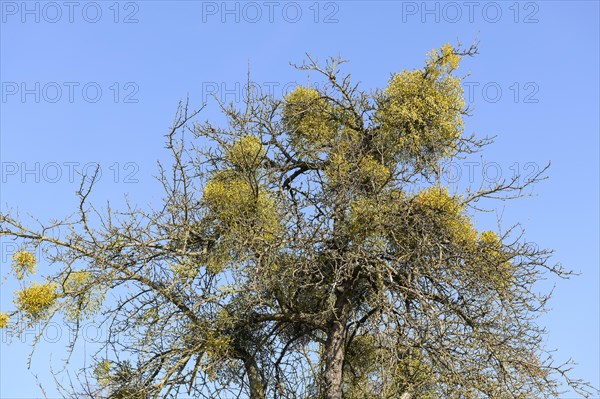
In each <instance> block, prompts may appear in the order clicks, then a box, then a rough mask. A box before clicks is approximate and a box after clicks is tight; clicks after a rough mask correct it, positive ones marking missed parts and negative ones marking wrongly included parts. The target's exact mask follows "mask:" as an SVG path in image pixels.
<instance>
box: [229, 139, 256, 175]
mask: <svg viewBox="0 0 600 399" xmlns="http://www.w3.org/2000/svg"><path fill="white" fill-rule="evenodd" d="M264 156H265V150H264V148H263V145H262V143H261V142H260V139H258V137H254V136H245V137H242V138H241V139H239V140H237V141H236V142H234V143H233V145H232V146H231V147H230V148H229V149H228V151H227V159H228V160H229V162H231V163H232V164H234V165H235V166H237V167H240V168H243V169H255V168H257V167H259V166H260V164H261V163H262V160H263V158H264Z"/></svg>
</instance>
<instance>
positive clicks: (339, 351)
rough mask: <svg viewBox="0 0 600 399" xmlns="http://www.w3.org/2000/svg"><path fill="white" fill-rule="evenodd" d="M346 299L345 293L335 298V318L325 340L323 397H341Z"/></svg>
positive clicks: (347, 307)
mask: <svg viewBox="0 0 600 399" xmlns="http://www.w3.org/2000/svg"><path fill="white" fill-rule="evenodd" d="M348 305H349V304H348V299H347V297H346V295H343V294H342V295H340V296H338V298H337V300H336V309H337V310H338V312H337V316H338V317H337V319H335V320H332V321H331V323H330V326H329V330H328V331H327V340H326V342H325V372H324V375H323V379H324V384H325V386H324V393H325V399H342V378H343V367H344V355H345V351H344V349H345V344H346V323H347V321H348V309H349V306H348Z"/></svg>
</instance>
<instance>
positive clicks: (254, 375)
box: [244, 356, 266, 399]
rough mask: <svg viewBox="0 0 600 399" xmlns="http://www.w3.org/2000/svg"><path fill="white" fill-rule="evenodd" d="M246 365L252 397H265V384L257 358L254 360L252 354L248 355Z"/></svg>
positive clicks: (256, 398)
mask: <svg viewBox="0 0 600 399" xmlns="http://www.w3.org/2000/svg"><path fill="white" fill-rule="evenodd" d="M244 367H245V368H246V374H247V375H248V385H249V386H250V399H265V395H266V392H265V386H264V384H263V378H262V375H261V374H260V369H259V368H258V364H256V360H254V358H253V357H252V356H249V357H247V358H246V359H245V360H244Z"/></svg>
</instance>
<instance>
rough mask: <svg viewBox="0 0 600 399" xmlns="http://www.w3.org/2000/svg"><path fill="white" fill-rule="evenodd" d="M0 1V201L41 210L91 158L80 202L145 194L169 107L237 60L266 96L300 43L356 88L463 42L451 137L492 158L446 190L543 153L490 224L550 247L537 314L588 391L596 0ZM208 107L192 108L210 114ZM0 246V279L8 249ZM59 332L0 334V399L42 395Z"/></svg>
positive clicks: (150, 192) (225, 93) (72, 184)
mask: <svg viewBox="0 0 600 399" xmlns="http://www.w3.org/2000/svg"><path fill="white" fill-rule="evenodd" d="M0 5H1V9H2V15H1V18H2V20H1V39H0V47H1V54H0V59H1V61H0V67H1V71H0V72H1V76H0V80H1V82H2V98H1V99H0V100H1V102H0V105H1V118H0V119H1V122H0V133H1V142H0V144H1V151H0V155H1V166H2V170H1V172H2V175H1V179H2V180H1V184H2V186H1V187H2V188H1V204H2V205H1V206H2V209H3V210H4V209H5V206H6V204H10V205H12V206H18V208H19V210H20V211H21V212H22V215H24V216H25V215H26V214H27V213H28V212H29V213H31V214H33V215H36V216H37V217H39V218H40V219H41V220H48V219H49V218H52V217H61V216H65V215H67V214H68V213H69V212H71V211H72V210H74V209H75V208H74V207H75V205H76V199H75V196H74V192H75V191H76V189H77V178H76V171H81V169H82V168H83V167H84V166H85V165H90V164H91V163H94V162H97V163H99V164H100V166H101V170H102V173H103V174H102V178H101V182H100V186H99V187H98V191H97V193H96V195H95V197H94V200H95V201H96V202H97V203H103V202H104V203H105V201H106V200H110V201H111V203H115V204H119V203H120V202H122V201H121V199H122V198H123V195H124V194H125V193H129V195H130V198H131V199H132V200H133V201H134V202H138V203H140V204H141V205H144V204H146V203H150V202H154V203H156V202H157V200H158V199H159V197H158V195H159V187H158V186H157V184H156V182H155V181H154V180H153V178H152V176H153V175H155V173H156V160H157V159H159V158H163V159H164V158H165V157H166V155H167V154H166V152H165V151H164V150H163V145H164V140H163V136H162V135H163V134H164V133H165V132H166V129H167V128H168V127H169V124H170V123H171V121H172V118H173V115H174V112H175V109H176V106H177V103H178V101H179V99H180V98H182V97H185V96H186V95H188V94H189V96H190V99H191V102H192V103H193V104H197V105H199V104H201V103H202V102H203V100H204V97H206V95H207V94H208V93H209V92H215V93H216V94H217V95H220V96H222V97H223V98H224V99H225V100H227V101H235V100H236V96H239V95H240V92H239V89H238V87H241V85H243V84H244V82H245V79H246V72H247V67H248V63H250V65H251V70H252V76H253V80H254V81H255V82H258V83H259V84H262V85H263V87H265V88H267V87H271V88H272V90H273V92H274V94H276V95H281V94H282V92H284V90H285V89H284V88H285V87H286V85H287V84H293V82H304V81H305V78H306V76H305V75H304V74H303V73H299V72H297V71H295V70H293V69H292V68H290V67H289V66H288V62H290V61H295V62H299V61H301V60H302V59H303V57H304V53H305V52H309V53H310V54H312V55H314V56H318V57H320V58H323V57H326V56H329V55H338V54H340V55H342V57H344V58H346V59H348V60H350V64H348V66H347V69H346V70H347V71H349V72H351V73H352V74H353V77H354V78H355V79H356V80H359V81H361V82H362V85H363V87H364V88H377V87H383V86H384V85H385V83H386V82H387V80H388V78H389V74H390V73H392V72H395V71H400V70H402V69H404V68H414V67H419V66H421V65H422V63H423V60H424V57H425V53H426V52H427V51H429V50H431V49H433V48H436V47H439V46H440V45H442V44H444V43H446V42H452V43H455V42H456V39H457V38H458V39H460V40H461V41H462V42H463V43H464V44H470V43H471V42H472V41H473V40H475V39H476V38H479V40H480V52H481V54H480V55H479V56H477V57H476V58H474V59H469V60H467V61H466V62H465V63H464V64H463V66H462V67H461V68H462V71H464V72H465V73H466V72H469V71H470V72H471V75H470V77H469V78H467V82H468V89H469V90H468V94H469V95H470V97H471V98H470V99H469V100H470V103H471V105H472V106H474V107H475V113H474V116H473V117H471V118H469V119H468V120H467V130H468V131H469V132H476V133H478V134H481V135H486V134H487V135H497V136H498V138H497V141H496V143H495V144H494V145H492V146H490V147H488V148H487V149H486V150H485V151H484V152H483V153H482V156H483V157H484V158H485V159H486V160H487V161H488V162H493V164H491V166H487V167H486V168H483V166H482V164H481V160H480V158H478V157H475V158H473V159H471V160H470V161H472V162H476V163H474V164H465V163H463V164H460V166H461V178H460V183H461V184H462V183H465V182H468V181H469V180H470V179H472V180H473V182H474V183H478V182H481V180H482V179H484V178H487V179H494V176H495V174H496V173H498V172H500V173H502V175H503V176H506V177H509V176H510V175H511V174H512V173H514V172H515V170H516V169H519V170H521V171H522V173H523V174H527V173H529V172H532V171H533V170H534V169H535V168H536V167H537V165H543V164H545V163H547V162H548V161H551V162H552V167H551V169H550V171H549V176H550V179H549V180H547V181H545V182H543V183H541V184H539V185H538V186H537V188H536V190H535V192H536V194H537V196H536V197H533V198H526V199H520V200H517V201H514V202H509V203H506V204H500V203H499V204H498V206H499V207H502V208H499V210H500V211H503V212H504V220H505V226H508V225H509V224H511V223H514V222H516V221H521V222H522V223H523V225H524V227H525V228H526V229H527V238H528V239H529V240H531V241H534V242H536V243H538V244H539V245H540V246H543V247H550V248H554V249H555V250H556V252H555V255H554V256H553V260H554V261H556V262H561V263H563V264H564V265H565V266H566V267H568V268H572V269H574V270H576V271H579V272H581V273H582V276H581V277H577V278H574V279H572V280H569V281H558V282H557V283H558V285H557V288H556V291H555V296H554V299H553V300H552V302H551V304H550V305H551V307H552V309H553V310H552V311H551V312H550V313H549V314H548V315H547V316H545V317H544V318H543V319H541V320H540V323H542V324H545V325H546V326H547V327H548V330H549V331H550V334H549V337H548V341H547V346H548V347H549V348H556V349H557V350H558V351H557V352H556V354H555V357H556V359H557V360H558V361H564V360H567V359H568V358H571V357H572V358H573V359H575V360H576V361H577V362H578V363H579V366H578V367H576V369H575V372H574V375H576V376H578V377H581V378H584V379H587V380H590V381H592V382H593V383H594V384H595V385H596V386H598V385H600V381H599V357H600V352H599V344H598V341H599V339H598V338H599V274H598V269H599V256H598V255H599V252H598V251H599V250H598V248H599V234H598V233H599V213H598V210H599V207H598V204H599V196H598V194H599V117H598V109H599V86H598V85H599V82H598V75H599V43H598V38H599V33H600V32H599V25H598V24H599V22H598V21H599V7H598V2H597V1H568V2H567V1H538V2H514V1H507V2H462V1H459V2H427V3H423V2H421V1H416V2H411V1H405V2H401V1H397V2H394V1H348V2H345V1H340V2H319V3H316V2H313V1H307V2H286V1H283V2H279V1H275V2H271V3H270V2H243V3H242V2H228V3H226V5H224V3H222V2H221V1H218V2H201V1H179V2H176V1H175V2H166V1H134V2H120V3H115V2H113V1H108V2H97V3H93V2H73V3H68V4H65V3H63V2H56V3H52V2H50V3H48V2H34V1H28V2H21V1H18V2H13V1H2V2H1V3H0ZM236 85H237V86H236ZM288 87H289V86H288ZM99 91H101V93H100V92H99ZM238 98H239V97H238ZM214 110H215V107H214V106H211V107H209V108H208V109H207V111H206V112H205V113H204V114H203V115H202V116H201V118H202V119H211V118H216V113H215V112H214ZM479 222H480V225H481V226H485V225H487V224H489V223H491V220H489V218H481V219H480V220H479ZM1 244H2V248H1V253H0V255H1V258H2V259H1V263H0V267H1V269H0V271H1V272H2V274H4V273H5V272H6V271H7V270H8V267H9V265H10V262H9V257H10V254H11V251H12V250H13V247H12V246H11V244H10V243H8V242H2V243H1ZM42 266H43V265H42ZM553 282H554V281H550V282H549V283H548V285H550V284H552V283H553ZM14 288H15V285H14V284H13V283H11V282H8V283H6V284H4V285H3V286H2V288H1V295H0V297H1V302H0V310H3V311H6V310H10V309H11V306H12V305H11V301H12V290H13V289H14ZM94 333H95V332H94V331H90V332H89V335H91V337H90V338H89V340H90V341H93V334H94ZM65 336H66V332H65V331H62V336H61V338H60V339H59V340H58V342H53V341H55V340H54V339H53V338H54V333H52V336H49V337H46V338H47V339H46V340H45V341H44V342H43V343H42V344H41V345H40V347H39V351H38V352H37V353H36V355H35V357H34V361H33V367H32V370H31V371H28V370H27V368H26V359H27V354H28V350H29V344H30V343H31V342H32V336H31V335H28V336H26V337H25V339H24V341H25V343H22V342H21V343H20V342H18V340H17V342H14V343H13V344H12V345H10V346H8V345H7V344H6V335H5V334H3V335H2V341H1V342H0V366H1V367H0V397H1V398H9V397H10V398H29V397H34V396H39V395H40V391H39V389H38V388H37V387H36V385H35V378H34V377H33V376H32V372H34V373H37V374H39V378H40V380H41V381H42V382H43V383H44V386H45V388H46V389H47V392H48V394H49V396H52V395H53V392H54V389H53V382H52V379H51V377H50V373H49V372H48V369H49V365H50V360H49V359H50V356H51V354H52V359H53V360H52V362H53V363H52V364H53V365H54V366H55V367H59V366H60V364H61V363H60V359H61V358H62V357H63V356H64V353H65V352H64V344H65V342H66V337H65ZM89 346H90V347H92V346H93V344H91V343H90V344H89ZM89 349H90V348H86V350H87V353H88V354H89ZM82 353H83V352H82V351H80V352H78V355H77V356H76V359H75V363H78V362H79V363H81V362H82V361H83V358H82ZM573 396H574V395H566V396H565V397H566V398H568V397H573Z"/></svg>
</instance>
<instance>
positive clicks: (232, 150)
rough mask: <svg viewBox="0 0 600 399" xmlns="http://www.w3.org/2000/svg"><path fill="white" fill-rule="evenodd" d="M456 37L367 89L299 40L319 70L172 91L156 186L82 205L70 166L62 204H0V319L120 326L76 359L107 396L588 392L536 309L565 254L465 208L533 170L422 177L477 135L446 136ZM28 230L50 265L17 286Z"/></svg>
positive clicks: (459, 96) (519, 191) (454, 131)
mask: <svg viewBox="0 0 600 399" xmlns="http://www.w3.org/2000/svg"><path fill="white" fill-rule="evenodd" d="M476 53H477V48H476V46H471V47H470V48H467V49H461V48H460V46H457V47H453V46H451V45H449V44H447V45H445V46H443V47H442V48H441V49H440V50H434V51H432V52H431V53H429V55H428V58H427V60H426V63H425V66H424V67H423V68H421V69H417V70H413V71H406V70H405V71H403V72H400V73H396V74H394V75H393V76H392V77H391V79H390V81H389V84H388V86H387V87H386V88H385V89H384V90H378V91H374V92H367V91H364V90H361V89H360V88H359V85H358V84H354V83H353V82H352V80H351V76H350V75H344V76H342V75H341V72H340V66H341V64H342V63H343V61H342V60H340V59H335V58H332V59H330V60H328V61H327V62H326V64H325V65H321V64H319V63H318V62H317V61H315V60H313V59H312V58H310V57H308V61H307V62H305V63H303V64H301V65H295V67H297V68H298V69H300V70H302V71H310V72H312V73H316V74H317V75H318V76H321V77H322V78H323V79H324V81H325V82H326V83H327V84H326V85H324V86H322V87H321V88H315V87H311V86H300V87H297V88H296V89H295V90H293V91H291V92H290V93H289V94H287V95H286V96H285V97H284V98H283V99H276V98H272V97H269V96H265V95H262V94H261V93H259V92H256V91H251V90H249V91H248V93H247V96H246V98H245V103H244V107H242V108H241V109H238V108H236V107H235V106H234V105H233V104H231V105H226V104H222V103H219V104H220V106H221V109H222V111H223V112H224V114H225V115H226V116H227V121H228V124H227V126H226V127H220V126H216V125H214V124H211V123H209V122H203V123H200V122H196V119H197V117H198V114H199V112H200V111H201V110H197V111H192V110H190V108H189V107H188V102H185V103H182V104H180V107H179V110H178V113H177V115H176V118H175V121H174V123H173V126H172V128H171V130H170V132H169V133H168V134H167V136H166V137H167V148H168V149H169V150H170V151H171V153H172V157H173V158H172V159H173V162H172V165H169V166H162V165H160V181H161V183H162V185H163V187H164V189H165V198H164V206H162V207H160V208H159V209H156V210H151V211H147V210H142V209H139V208H137V207H135V206H133V205H130V206H129V207H128V209H127V210H126V211H124V212H118V213H117V212H114V211H112V210H111V209H110V208H108V209H106V210H105V211H100V210H98V209H97V208H95V207H93V206H92V205H90V204H89V201H88V198H89V195H90V193H91V192H92V189H93V186H94V182H95V176H87V177H86V178H84V179H83V180H82V183H81V187H80V190H79V192H78V195H79V198H80V206H79V209H78V211H77V212H76V214H75V216H72V217H70V218H67V219H65V220H63V221H61V222H55V223H52V224H51V225H49V226H42V227H41V228H40V229H38V230H35V229H33V228H30V227H28V226H26V225H25V224H23V223H22V222H21V221H20V220H19V219H18V218H17V217H15V216H13V215H12V214H11V213H10V212H6V213H3V214H2V215H1V216H0V222H1V225H0V226H1V227H0V234H1V235H2V236H4V237H12V238H15V239H18V240H20V242H21V243H22V245H23V249H22V250H21V251H19V252H18V253H17V254H15V256H14V265H13V269H14V274H15V277H16V278H17V279H19V280H20V281H21V282H22V284H23V289H22V290H20V291H18V292H16V293H15V307H16V309H15V310H14V311H12V312H10V313H6V314H3V315H2V316H1V317H0V324H3V325H6V324H7V323H8V322H9V321H8V320H9V318H10V320H14V319H16V318H19V317H20V318H21V319H23V320H24V322H23V323H22V324H21V326H25V325H27V323H34V322H41V323H47V322H48V321H49V320H51V318H53V317H60V314H62V317H65V318H66V319H67V320H70V321H71V322H73V323H74V325H75V330H76V331H77V329H78V327H79V326H80V323H81V322H82V321H83V320H85V319H87V318H93V317H95V318H96V320H100V321H101V322H102V323H103V324H104V325H106V326H109V328H110V333H111V335H110V336H111V337H118V336H123V335H126V336H128V337H129V339H128V340H126V341H125V340H118V339H109V340H107V342H106V343H105V345H104V347H103V350H102V352H99V353H98V356H97V362H96V364H95V365H94V366H93V367H90V368H89V369H87V370H85V371H86V373H87V375H88V376H90V378H93V379H95V381H97V384H98V386H99V387H100V391H101V392H104V393H101V394H99V395H100V396H102V395H105V396H108V397H112V398H124V397H133V398H151V397H152V398H155V397H175V396H179V395H184V394H186V395H193V396H196V397H213V398H214V397H228V395H238V394H242V395H245V396H248V397H250V398H251V399H257V398H265V397H273V398H314V397H316V398H326V399H341V398H342V397H344V398H352V399H359V398H372V397H381V398H402V399H412V398H440V397H443V398H457V399H458V398H460V399H463V398H464V399H470V398H533V397H543V398H551V397H556V396H557V395H558V390H559V386H560V383H559V377H564V379H565V380H566V382H567V383H568V384H569V385H570V386H572V387H573V388H574V389H575V390H576V391H577V392H579V393H581V394H582V395H583V396H586V397H587V396H588V395H589V394H591V393H592V392H595V390H594V389H593V388H592V387H590V386H589V385H588V384H586V383H585V382H583V381H580V380H573V379H571V378H570V377H568V376H567V375H568V374H567V371H568V369H569V366H568V364H563V365H556V364H555V362H554V361H553V360H552V358H551V357H550V353H549V352H548V351H547V350H546V349H544V347H543V346H542V345H541V342H542V338H543V336H544V330H543V329H542V328H540V327H538V325H537V324H536V323H535V319H536V317H537V316H538V315H539V314H540V313H541V312H543V311H544V309H545V308H544V305H545V303H546V301H547V299H548V295H544V294H540V293H539V292H537V291H536V290H535V289H534V284H535V283H536V281H538V280H539V279H540V277H541V276H542V275H543V274H544V273H551V274H555V275H558V276H561V277H568V276H569V275H570V274H571V273H570V272H569V271H567V270H564V269H562V268H561V267H560V266H557V265H552V264H550V263H549V256H550V254H551V252H550V251H549V250H543V249H538V248H536V247H535V246H533V245H531V244H530V243H528V242H526V241H525V240H524V238H523V235H522V231H521V230H520V229H519V227H518V226H512V227H510V228H509V229H507V230H501V231H498V232H493V231H478V230H477V229H476V227H475V225H474V223H473V221H472V216H473V214H474V213H475V212H477V211H479V210H480V208H481V205H480V204H481V203H482V202H484V201H482V202H478V201H480V200H485V199H503V200H505V199H510V198H515V197H518V196H522V195H527V189H528V188H529V187H530V186H531V185H532V184H534V183H535V182H537V181H539V180H541V179H543V178H544V172H545V169H544V170H542V171H541V172H539V173H538V174H536V175H535V176H533V177H531V178H529V179H526V180H525V181H522V180H521V178H520V177H519V176H515V177H514V178H512V179H510V180H507V181H501V182H498V183H495V184H492V185H490V186H488V187H482V188H479V189H468V190H466V191H464V192H461V193H457V192H451V191H450V189H449V188H448V187H446V186H445V185H444V184H443V182H442V179H441V175H440V167H439V165H440V162H442V161H444V160H448V159H453V158H457V157H460V156H464V155H466V154H470V153H473V152H475V151H478V150H480V149H481V148H482V147H483V146H485V145H486V144H489V143H490V142H491V141H492V140H491V139H488V138H483V139H478V138H476V137H474V136H467V135H465V134H464V130H465V128H464V122H463V118H464V117H465V116H466V115H468V114H469V110H468V109H467V108H466V106H465V101H464V98H463V90H462V87H461V81H462V78H461V77H460V76H458V75H457V74H456V71H457V68H458V67H459V63H460V61H461V59H462V58H464V57H466V56H472V55H475V54H476ZM186 134H187V135H190V134H191V135H193V136H194V138H193V139H191V140H189V139H187V138H186ZM61 237H62V238H61ZM40 248H41V250H43V251H45V253H46V257H47V258H48V259H49V261H50V263H51V264H52V267H51V268H48V269H47V270H44V272H45V273H44V276H43V277H42V278H41V279H39V280H40V281H39V282H34V283H33V284H31V280H32V279H36V278H37V277H33V278H32V276H33V274H34V273H35V269H36V259H35V256H34V255H33V253H35V251H36V250H38V249H40ZM109 293H111V294H112V296H111V297H110V298H114V299H110V298H109V297H108V294H109ZM100 353H102V354H104V355H102V356H100Z"/></svg>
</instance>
